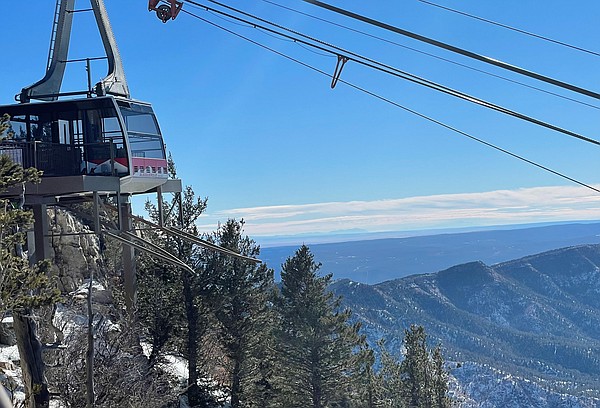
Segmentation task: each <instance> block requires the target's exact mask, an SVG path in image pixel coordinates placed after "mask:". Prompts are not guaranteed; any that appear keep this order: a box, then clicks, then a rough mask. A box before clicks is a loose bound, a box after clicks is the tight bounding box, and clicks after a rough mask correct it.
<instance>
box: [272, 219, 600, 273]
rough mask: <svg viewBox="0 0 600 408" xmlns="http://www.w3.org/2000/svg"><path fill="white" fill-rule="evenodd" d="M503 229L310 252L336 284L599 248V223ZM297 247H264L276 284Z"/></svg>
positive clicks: (343, 244)
mask: <svg viewBox="0 0 600 408" xmlns="http://www.w3.org/2000/svg"><path fill="white" fill-rule="evenodd" d="M503 228H504V229H496V230H488V231H475V232H460V233H456V232H453V233H444V234H437V235H426V236H414V237H405V238H385V239H369V240H361V241H346V242H338V243H326V244H315V245H310V248H311V250H312V252H313V254H314V255H315V259H316V260H317V261H319V262H321V263H322V264H323V267H322V270H323V271H325V272H328V273H333V275H334V278H335V279H344V278H347V279H351V280H353V281H356V282H362V283H368V284H374V283H379V282H383V281H386V280H391V279H396V278H400V277H404V276H409V275H414V274H422V273H431V272H436V271H439V270H442V269H445V268H449V267H451V266H453V265H457V264H461V263H466V262H470V261H476V260H478V261H482V262H484V263H486V264H495V263H499V262H504V261H508V260H511V259H517V258H520V257H523V256H527V255H530V254H534V253H539V252H543V251H548V250H552V249H556V248H563V247H567V246H572V245H580V244H597V243H600V223H596V222H589V223H573V224H559V225H549V226H533V227H528V228H525V227H523V226H519V227H516V226H515V227H514V228H512V229H506V228H507V227H503ZM371 237H372V235H371ZM340 239H344V238H340ZM345 239H349V238H348V237H346V238H345ZM297 248H298V246H280V247H266V248H263V249H262V251H261V259H262V260H264V261H265V262H266V263H267V265H269V266H270V267H272V268H274V269H275V270H276V273H277V275H276V279H278V276H279V275H278V273H279V269H280V266H281V264H282V263H283V262H284V261H285V260H286V258H287V257H289V256H291V255H293V253H294V251H295V250H296V249H297Z"/></svg>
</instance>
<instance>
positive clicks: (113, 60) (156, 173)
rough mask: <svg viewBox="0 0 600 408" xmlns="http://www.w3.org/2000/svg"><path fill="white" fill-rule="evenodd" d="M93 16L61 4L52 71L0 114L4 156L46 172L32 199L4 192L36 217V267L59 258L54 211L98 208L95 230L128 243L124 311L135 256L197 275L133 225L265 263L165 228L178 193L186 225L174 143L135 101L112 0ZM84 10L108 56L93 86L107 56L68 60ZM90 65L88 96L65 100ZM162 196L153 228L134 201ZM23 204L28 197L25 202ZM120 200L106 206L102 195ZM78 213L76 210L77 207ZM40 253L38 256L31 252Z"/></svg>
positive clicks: (131, 299) (165, 16)
mask: <svg viewBox="0 0 600 408" xmlns="http://www.w3.org/2000/svg"><path fill="white" fill-rule="evenodd" d="M169 3H170V4H171V5H170V6H167V5H164V4H163V5H160V6H158V1H156V0H149V4H148V9H149V10H150V11H153V10H154V11H156V13H157V16H158V18H159V19H161V20H162V21H163V22H166V21H168V20H169V19H174V18H175V17H176V16H177V13H179V11H180V10H181V6H182V3H181V2H179V1H177V0H169ZM90 4H91V9H86V10H75V9H74V7H75V0H57V3H56V11H55V17H54V26H53V30H52V40H51V43H50V44H51V45H50V54H49V58H48V67H47V70H46V74H45V76H44V77H43V78H42V79H41V80H40V81H38V82H36V83H34V84H33V85H30V86H28V87H25V88H23V90H22V91H21V93H20V94H19V95H17V97H16V99H17V100H18V102H19V103H18V104H13V105H4V106H0V115H1V114H5V113H6V114H8V115H9V116H10V122H9V128H8V130H7V131H6V132H5V133H6V134H5V137H4V138H3V139H2V140H0V154H5V155H8V156H10V157H11V158H12V159H13V161H15V162H17V163H19V164H21V165H22V166H23V167H24V168H28V167H35V168H37V169H38V170H42V171H43V174H42V179H41V182H40V183H39V184H28V185H26V186H25V189H24V191H23V190H21V189H19V191H16V190H15V191H4V192H2V191H0V196H2V197H9V198H10V197H13V198H16V197H21V198H22V199H21V200H20V201H22V203H23V204H24V205H25V206H28V207H29V208H31V209H32V210H33V215H34V219H35V223H34V231H32V232H33V237H32V238H31V239H30V238H29V237H28V241H29V242H28V244H29V248H30V253H29V255H30V259H31V261H32V262H36V261H38V260H41V259H46V258H48V256H49V255H50V253H51V251H50V248H49V239H48V238H49V237H50V236H51V234H49V233H48V224H49V223H48V213H47V211H46V209H47V206H49V205H50V206H65V205H68V204H69V203H77V202H83V201H92V202H93V208H94V211H93V212H94V216H93V217H94V219H93V220H92V221H93V224H94V229H95V232H96V233H103V234H106V235H107V236H110V237H113V238H115V239H117V240H119V241H121V242H122V244H123V247H122V248H123V250H122V266H123V285H124V291H125V304H126V306H127V309H128V311H129V312H130V313H133V311H134V310H135V308H134V304H135V298H136V274H135V250H141V251H146V252H150V253H151V254H152V256H155V257H158V258H160V259H162V260H164V261H167V262H170V263H171V264H173V265H174V266H176V267H178V268H182V269H184V270H187V272H189V273H194V272H193V270H191V269H190V268H189V266H187V265H185V264H183V263H182V262H181V261H180V260H179V259H177V258H175V257H174V256H173V255H171V254H169V253H168V252H166V251H161V250H160V248H159V247H158V246H156V245H155V243H152V242H149V241H146V240H144V239H143V238H142V237H140V236H139V235H136V234H134V233H132V231H131V230H132V220H133V219H134V218H137V219H138V220H139V221H140V222H144V223H145V224H151V225H150V227H151V228H154V229H158V230H160V231H162V233H163V234H164V235H169V236H177V237H179V238H180V239H184V240H186V241H189V242H190V243H192V244H195V245H200V246H203V247H205V248H208V249H210V250H214V251H219V252H221V253H223V254H226V255H228V256H234V257H238V258H242V259H245V260H247V261H250V262H260V260H257V259H253V258H250V257H246V256H243V255H241V254H238V253H235V252H233V251H231V250H228V249H226V248H222V247H219V246H217V245H215V244H213V243H210V242H207V241H205V240H202V239H200V238H198V237H196V236H191V235H190V234H187V233H186V232H185V231H181V230H179V229H176V228H173V227H172V226H166V225H163V210H162V203H163V200H162V193H175V194H179V213H180V219H182V209H181V207H182V203H181V194H180V193H181V191H182V188H181V180H177V179H171V178H169V174H168V162H167V158H166V155H165V145H164V141H163V137H162V133H161V131H160V128H159V125H158V121H157V120H156V115H155V114H154V111H153V109H152V106H151V105H150V104H149V103H146V102H141V101H137V100H134V99H132V98H131V95H130V93H129V88H128V86H127V82H126V80H125V74H124V70H123V65H122V62H121V58H120V55H119V52H118V49H117V44H116V40H115V38H114V35H113V32H112V28H111V26H110V23H109V21H108V16H107V13H106V9H105V7H104V2H103V0H90ZM77 11H93V12H94V16H95V20H96V24H97V26H98V30H99V33H100V37H101V39H102V43H103V45H104V49H105V51H106V57H101V59H106V61H107V65H108V74H107V76H106V77H105V78H104V79H102V80H101V81H100V82H98V83H97V84H95V85H92V83H91V79H90V77H91V75H90V61H91V60H95V59H99V58H85V59H78V60H72V61H69V60H68V51H69V41H70V36H71V27H72V24H73V16H74V14H75V13H76V12H77ZM75 61H76V62H87V71H88V81H87V82H88V83H87V89H86V90H84V91H78V92H61V85H62V82H63V77H64V74H65V69H66V65H67V63H69V62H75ZM153 192H155V193H156V194H157V199H158V200H157V201H158V206H157V208H158V212H159V214H158V215H159V222H158V224H152V223H149V222H148V221H145V220H143V219H139V217H134V216H133V215H132V214H131V203H130V201H129V197H130V196H131V195H134V194H146V193H153ZM23 196H24V197H23ZM105 196H110V197H113V198H114V199H116V204H117V205H116V206H110V205H107V203H104V202H103V201H102V200H101V197H105ZM100 207H102V208H103V209H110V208H111V207H112V210H114V211H116V213H117V214H118V225H116V226H115V227H110V228H106V227H105V226H104V225H103V223H102V222H101V220H100V217H99V212H100ZM71 209H72V208H71ZM32 249H33V250H32Z"/></svg>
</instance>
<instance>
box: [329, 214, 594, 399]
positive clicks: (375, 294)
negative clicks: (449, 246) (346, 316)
mask: <svg viewBox="0 0 600 408" xmlns="http://www.w3.org/2000/svg"><path fill="white" fill-rule="evenodd" d="M580 227H581V228H583V229H585V228H586V227H587V226H580ZM577 228H578V226H572V227H570V228H567V229H562V231H563V232H564V233H565V234H566V233H567V232H569V231H570V233H571V235H573V236H574V235H577V234H575V230H577ZM545 231H548V233H550V232H551V233H552V235H554V236H555V238H556V239H558V237H557V236H556V234H555V230H554V229H551V230H545ZM579 231H580V232H582V230H579ZM530 232H531V234H535V235H536V236H541V234H540V231H530ZM478 236H479V238H480V239H481V241H480V242H483V241H485V240H483V238H482V235H478ZM531 236H533V235H531ZM487 237H488V241H486V242H488V244H486V245H482V244H477V245H476V244H473V245H475V246H478V247H480V248H483V247H485V248H488V251H489V250H490V248H491V247H492V246H493V245H492V244H491V242H499V241H502V242H505V241H504V239H508V238H507V237H506V236H504V235H503V234H500V235H497V234H492V235H487ZM501 237H502V239H501ZM467 238H468V239H467ZM473 238H474V237H473V236H471V235H469V236H468V237H465V239H464V240H462V242H463V243H465V245H466V243H467V242H470V241H469V239H473ZM563 238H565V239H566V237H563ZM440 239H441V238H440ZM551 241H552V240H551V239H547V242H548V243H549V242H551ZM436 242H440V241H436ZM521 242H525V241H521ZM503 245H505V244H503ZM518 246H520V244H518V243H516V244H515V247H518ZM524 246H526V247H527V248H530V247H531V246H530V243H529V242H527V245H524ZM458 247H460V246H459V245H456V246H455V248H458ZM435 251H436V250H435V249H434V248H433V247H431V248H430V253H431V254H434V253H436V252H435ZM423 253H425V252H423ZM488 256H493V254H491V253H488ZM317 259H318V256H317ZM332 290H333V291H334V292H335V293H337V294H339V295H342V296H343V302H344V305H345V306H348V307H350V308H351V309H352V310H353V312H354V317H355V318H356V319H358V320H360V321H362V322H363V324H364V330H365V333H366V334H367V336H368V338H369V340H370V341H371V342H373V343H374V342H375V341H376V340H378V339H380V338H385V339H387V344H388V345H390V347H392V348H393V349H395V350H396V351H399V350H400V341H401V339H402V337H403V329H404V328H406V327H408V326H409V325H410V324H411V323H417V324H421V325H423V326H425V328H426V330H427V332H428V334H429V335H430V338H431V344H432V345H435V344H437V343H438V342H441V344H442V346H443V349H444V353H445V356H446V359H447V360H448V361H450V362H451V364H450V367H452V370H451V371H452V375H453V376H454V378H455V380H456V381H457V385H456V387H454V391H455V395H457V396H458V397H460V399H461V401H463V403H464V404H463V406H469V407H562V406H565V407H596V406H600V399H599V398H600V245H582V246H574V247H569V248H563V249H556V250H552V251H548V252H544V253H541V254H538V255H532V256H527V257H523V258H520V259H518V260H513V261H508V262H503V263H498V264H495V265H492V266H488V265H486V264H485V263H483V262H481V261H474V262H469V263H465V264H461V265H457V266H453V267H450V268H447V269H445V270H442V271H440V272H437V273H430V274H423V275H412V276H408V277H404V278H401V279H395V280H389V281H386V282H383V283H379V284H376V285H367V284H363V283H357V282H353V281H351V280H348V279H344V280H340V281H337V282H335V283H334V284H333V285H332ZM457 363H460V367H458V365H457Z"/></svg>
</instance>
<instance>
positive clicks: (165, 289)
mask: <svg viewBox="0 0 600 408" xmlns="http://www.w3.org/2000/svg"><path fill="white" fill-rule="evenodd" d="M169 173H170V176H171V177H173V178H175V177H176V176H177V172H176V168H175V165H174V163H173V160H172V159H171V158H170V157H169ZM178 200H181V209H182V211H181V213H178V212H177V211H175V212H169V213H168V214H167V216H166V219H164V220H162V221H163V223H164V225H166V226H170V227H175V228H178V229H181V230H183V231H185V232H187V233H189V234H191V235H194V236H199V233H198V230H197V227H196V221H197V220H198V218H199V217H200V215H201V214H202V213H203V212H204V210H205V209H206V203H207V199H206V198H204V199H202V198H200V197H196V194H195V192H194V190H193V189H192V188H191V187H189V186H188V187H186V188H185V189H184V191H183V192H182V193H180V194H178V195H177V196H176V197H174V198H173V200H172V202H170V203H169V202H164V203H163V207H164V208H174V207H176V206H177V205H178V204H179V202H178ZM146 210H147V211H148V214H149V215H150V218H151V219H152V220H153V221H155V222H157V223H158V222H159V211H158V209H157V208H156V206H155V205H153V204H152V203H150V202H147V203H146ZM147 234H148V236H147V238H148V239H150V240H151V241H153V242H155V243H157V244H159V245H161V246H162V247H163V248H164V249H165V250H167V251H169V252H170V253H172V254H173V255H175V256H176V257H177V258H179V259H180V260H181V261H183V262H184V263H186V264H187V265H189V266H190V267H191V268H192V269H193V270H194V271H195V272H196V273H194V274H191V273H189V271H182V270H180V269H177V268H175V267H173V266H172V265H166V264H164V263H163V262H160V261H157V260H154V259H152V258H151V257H148V256H146V255H145V256H144V257H143V261H142V263H141V264H140V267H139V268H138V271H139V287H140V290H139V303H138V304H139V311H140V318H141V320H142V321H143V323H144V325H145V327H146V329H147V330H148V333H149V335H150V339H151V342H152V346H153V349H152V353H151V355H150V357H151V363H154V362H155V361H156V359H157V358H158V356H159V355H160V352H161V350H162V349H163V348H164V347H165V346H166V345H167V344H168V343H169V342H171V343H177V341H178V340H179V338H181V337H184V338H185V339H184V341H183V344H182V346H183V347H182V351H183V354H184V355H185V356H186V357H187V359H188V389H187V395H188V401H189V403H190V405H191V406H196V405H199V404H201V403H204V402H206V400H207V399H209V397H208V396H207V395H205V392H204V391H203V390H202V389H201V387H200V385H199V381H198V380H199V378H200V375H202V374H205V373H201V372H200V371H201V370H200V369H199V367H198V360H199V357H200V347H201V346H200V345H201V342H202V340H203V338H204V336H205V333H206V331H207V330H208V329H209V327H210V326H211V323H209V322H210V317H208V316H207V315H206V306H205V305H204V302H203V297H205V294H206V291H209V290H210V289H209V288H210V286H211V284H212V280H211V278H210V277H207V276H206V275H205V272H206V270H205V269H203V268H202V267H201V266H202V264H203V262H204V261H203V258H202V257H203V252H202V251H201V249H200V248H198V247H197V246H195V245H194V244H192V243H190V242H189V241H187V240H184V239H181V238H179V237H176V236H173V235H171V234H164V233H163V232H162V231H154V232H147Z"/></svg>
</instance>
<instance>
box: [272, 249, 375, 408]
mask: <svg viewBox="0 0 600 408" xmlns="http://www.w3.org/2000/svg"><path fill="white" fill-rule="evenodd" d="M319 268H320V264H317V263H315V262H314V257H313V255H312V253H311V252H310V250H309V248H308V247H307V246H305V245H303V246H302V247H300V249H298V251H296V253H295V255H294V256H293V257H291V258H288V259H287V260H286V262H285V263H284V264H283V266H282V272H281V279H282V286H281V294H280V295H279V296H278V298H277V301H276V307H277V310H278V312H279V315H280V316H279V329H278V332H279V334H278V335H279V342H280V347H279V352H280V353H281V356H280V359H281V363H282V365H283V367H284V370H282V371H281V373H280V376H281V378H280V384H281V387H282V389H283V390H284V394H285V398H286V400H287V401H286V403H287V405H286V406H290V407H292V406H293V407H313V408H324V407H328V406H333V405H334V404H343V403H344V402H343V401H344V400H346V401H347V399H348V397H349V394H350V393H351V392H352V390H351V388H352V387H351V385H352V379H353V376H352V374H353V372H354V371H355V370H356V367H357V359H356V355H355V353H354V351H355V350H356V349H357V348H359V347H360V346H361V344H362V343H363V340H364V339H363V338H362V337H361V336H360V335H359V334H358V331H359V329H360V326H359V325H358V324H355V325H350V324H349V319H350V316H351V312H350V311H349V310H343V311H340V310H339V309H340V300H341V299H340V298H336V297H334V295H333V294H332V293H331V292H330V291H328V286H329V284H330V283H331V279H332V275H325V276H323V277H319V276H318V275H317V273H318V270H319Z"/></svg>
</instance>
